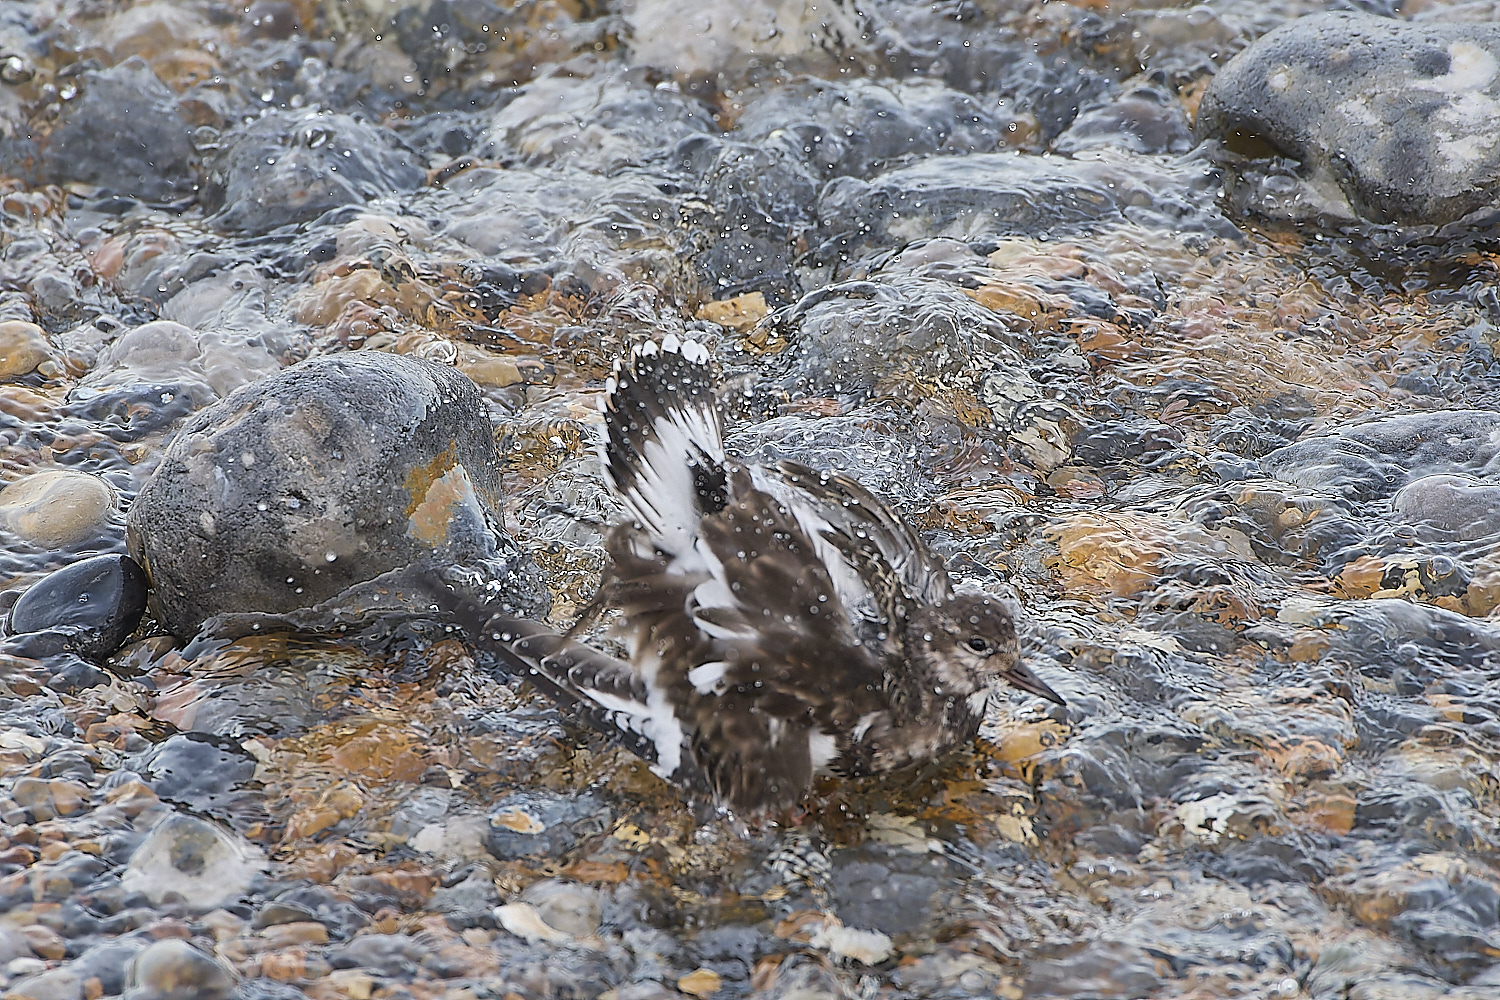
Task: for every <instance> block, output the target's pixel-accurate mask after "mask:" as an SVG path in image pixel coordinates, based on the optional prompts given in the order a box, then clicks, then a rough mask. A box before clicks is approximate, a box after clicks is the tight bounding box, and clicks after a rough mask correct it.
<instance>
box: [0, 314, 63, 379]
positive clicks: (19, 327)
mask: <svg viewBox="0 0 1500 1000" xmlns="http://www.w3.org/2000/svg"><path fill="white" fill-rule="evenodd" d="M51 359H52V346H51V345H50V344H48V343H47V335H46V334H45V333H44V332H43V331H42V328H41V327H39V326H37V325H36V324H35V323H23V322H21V321H20V320H7V321H5V322H3V323H0V378H15V377H16V376H17V375H25V374H27V373H29V372H34V371H36V370H37V366H38V365H42V364H45V363H46V362H48V361H50V360H51ZM52 367H53V370H54V371H55V370H56V365H55V364H54V365H53V366H52Z"/></svg>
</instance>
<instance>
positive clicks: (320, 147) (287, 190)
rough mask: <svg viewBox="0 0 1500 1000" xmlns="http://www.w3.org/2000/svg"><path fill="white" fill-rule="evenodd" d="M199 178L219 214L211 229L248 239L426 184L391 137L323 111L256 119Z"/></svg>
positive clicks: (228, 141) (414, 162) (385, 131)
mask: <svg viewBox="0 0 1500 1000" xmlns="http://www.w3.org/2000/svg"><path fill="white" fill-rule="evenodd" d="M204 173H205V184H204V193H203V197H204V201H205V202H206V203H207V204H208V205H209V206H210V207H212V208H217V209H219V211H218V214H216V215H215V216H214V222H215V223H217V224H218V225H220V226H222V227H223V228H225V229H229V230H234V231H237V232H246V233H252V234H258V233H265V232H269V231H270V230H272V229H275V228H276V227H277V226H283V225H286V224H288V223H296V222H307V221H310V220H312V219H315V218H317V217H318V216H319V215H322V214H323V213H324V212H326V211H328V210H329V209H332V208H338V207H339V206H341V205H351V204H363V203H365V202H366V201H369V200H370V199H372V198H376V197H379V196H380V195H385V194H391V193H393V192H396V191H406V190H410V189H412V188H415V187H420V186H421V185H422V183H423V182H424V181H425V180H426V174H425V173H424V172H423V170H422V167H421V164H420V162H419V161H418V159H417V157H416V156H415V155H414V154H413V153H411V152H410V151H409V150H407V149H406V148H405V147H404V146H402V145H401V142H400V140H399V139H397V138H396V135H395V133H394V132H392V131H390V130H389V129H385V128H381V127H379V126H377V125H370V124H367V123H365V122H363V121H360V120H358V119H356V118H352V117H350V116H349V115H344V114H335V113H333V112H326V111H289V112H277V113H272V114H269V115H266V116H264V117H261V118H257V119H255V120H254V121H252V122H251V123H250V124H248V125H245V126H244V127H242V128H241V129H239V130H237V131H235V132H232V133H230V134H229V135H227V136H225V137H224V140H223V142H222V148H221V150H220V152H219V153H218V154H217V155H216V156H215V158H214V159H213V160H212V161H211V162H210V163H208V164H207V165H206V169H205V171H204Z"/></svg>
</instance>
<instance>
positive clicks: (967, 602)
mask: <svg viewBox="0 0 1500 1000" xmlns="http://www.w3.org/2000/svg"><path fill="white" fill-rule="evenodd" d="M604 417H605V425H606V430H607V434H606V440H605V442H604V445H603V459H604V467H605V478H606V480H607V481H608V484H609V485H610V487H611V488H612V489H613V490H614V493H615V495H616V496H617V497H618V498H619V499H620V500H621V501H622V503H623V504H624V506H625V508H626V511H627V512H628V513H629V515H630V517H631V520H629V521H626V522H624V523H621V524H619V525H617V526H616V527H615V528H614V529H613V530H612V531H611V533H610V535H609V538H608V542H607V545H606V547H607V551H608V553H609V557H610V560H611V565H610V567H609V568H608V569H607V570H606V572H605V575H604V580H603V582H602V584H601V587H600V590H599V594H598V596H597V597H596V599H595V601H594V602H593V607H595V608H598V609H605V608H610V609H617V610H618V611H619V618H618V620H617V622H616V623H615V624H614V626H613V630H614V632H615V633H616V634H617V635H618V636H619V637H620V638H621V639H622V640H623V641H624V644H625V647H626V649H627V650H628V662H626V661H622V660H619V659H616V658H614V657H611V656H608V655H606V654H604V653H602V652H600V651H598V650H596V649H593V648H592V647H589V646H585V645H583V644H581V643H578V642H574V641H573V640H571V639H570V638H568V637H566V636H562V635H559V634H558V633H556V632H553V631H551V630H549V629H547V628H545V627H544V626H541V625H537V624H535V623H530V622H524V621H519V620H516V619H513V618H506V617H502V616H496V617H492V618H488V619H487V618H486V612H485V611H484V610H483V608H482V606H481V605H480V604H478V603H477V602H474V601H470V600H466V599H464V598H463V597H461V596H459V595H456V594H454V593H453V592H451V591H448V590H447V589H446V588H440V589H439V591H438V594H437V596H438V597H439V599H440V600H441V601H443V603H445V604H446V606H447V608H448V610H450V611H453V612H456V613H457V615H458V617H459V619H460V620H461V621H462V622H463V623H464V624H465V625H466V626H467V627H468V628H469V629H470V630H471V631H476V632H479V633H480V634H481V635H482V641H484V642H485V644H486V645H488V646H489V647H490V648H492V649H495V650H497V651H498V652H499V653H500V654H501V655H502V656H503V657H504V658H505V659H507V660H509V661H510V665H511V666H512V667H519V668H522V669H524V670H525V671H526V672H527V673H528V674H529V676H530V677H531V678H532V680H533V681H535V682H536V683H537V684H538V685H539V686H540V687H542V688H543V689H544V690H546V691H548V692H549V693H550V694H551V695H552V696H553V697H554V698H555V699H557V700H558V701H559V702H560V703H561V704H562V706H563V707H564V709H565V710H567V711H570V712H572V713H574V714H577V715H579V716H581V717H582V718H583V719H584V720H585V721H588V722H590V723H592V724H593V725H595V726H596V727H597V728H600V729H602V730H604V731H605V732H607V733H611V734H614V735H616V736H617V737H619V738H621V739H622V740H623V741H624V742H625V744H626V745H627V746H628V747H629V748H630V749H632V750H633V751H634V752H635V753H637V754H638V755H640V756H641V757H643V758H646V759H647V760H648V761H650V762H651V763H652V769H653V770H654V771H656V772H657V773H658V774H660V775H661V776H662V777H664V778H667V779H668V780H671V781H675V782H677V783H679V784H682V785H686V786H688V787H689V788H694V789H697V790H700V791H705V792H707V793H709V794H710V795H711V796H712V797H713V798H714V799H715V800H716V801H717V802H718V803H719V804H720V805H722V806H725V807H728V808H729V809H730V810H731V811H733V812H737V813H740V814H745V813H759V812H767V811H773V810H779V809H783V808H785V807H789V806H792V805H794V804H796V802H797V801H798V800H799V799H801V798H802V797H803V795H804V794H805V793H806V792H807V791H808V788H809V786H810V785H811V783H812V780H813V777H814V775H816V774H818V773H820V772H824V771H831V772H834V773H837V774H842V775H847V776H861V775H872V774H880V773H883V772H886V771H891V770H894V769H896V768H900V767H904V766H906V765H909V764H914V763H917V762H920V761H925V760H928V759H930V758H932V757H935V756H937V755H939V754H942V753H943V752H945V751H947V750H949V749H952V748H953V747H956V746H958V745H960V744H963V743H965V742H968V741H970V740H972V739H973V738H974V736H975V735H976V734H977V733H978V730H979V723H980V720H981V718H982V717H983V715H984V710H985V704H986V702H987V700H988V697H989V693H990V689H991V685H992V683H993V682H994V681H996V680H1004V681H1007V682H1008V683H1010V684H1011V685H1012V686H1014V687H1017V688H1020V689H1021V690H1023V691H1027V692H1030V693H1031V694H1035V695H1039V696H1041V697H1043V698H1046V699H1048V700H1049V701H1054V702H1057V703H1058V704H1063V699H1062V698H1061V697H1059V696H1058V694H1057V693H1056V692H1055V691H1053V690H1052V689H1051V688H1050V687H1048V686H1047V685H1046V684H1044V683H1043V682H1042V681H1041V680H1040V679H1039V678H1038V677H1037V676H1036V675H1035V674H1034V673H1032V672H1031V670H1029V669H1028V668H1027V667H1026V666H1025V664H1023V663H1022V662H1021V660H1020V658H1019V650H1018V644H1017V640H1016V620H1015V611H1014V610H1013V609H1012V607H1011V606H1010V605H1009V604H1007V603H1006V602H1004V601H1002V600H1001V599H999V598H997V597H994V596H990V595H985V594H979V593H965V592H955V591H954V589H953V587H952V585H951V583H950V580H949V577H948V574H947V572H946V570H945V569H944V567H943V564H942V562H941V561H940V560H938V559H937V558H935V557H934V556H933V555H932V554H931V553H930V552H929V551H928V549H927V547H926V545H924V544H923V542H922V539H921V538H920V537H919V536H918V535H917V533H916V532H915V531H913V530H912V528H911V527H910V526H909V525H908V524H906V522H905V521H903V520H902V519H901V517H900V516H899V515H897V514H896V513H895V512H894V511H892V510H891V509H890V508H888V507H887V506H886V505H885V504H883V503H881V502H880V500H878V499H877V498H876V497H875V496H873V495H872V494H871V493H870V492H869V491H868V490H866V489H865V488H864V487H863V486H861V485H860V484H859V483H857V482H855V481H854V480H853V479H851V478H849V477H847V476H843V475H838V474H833V473H826V472H818V471H815V470H813V469H810V468H808V467H807V466H804V465H799V464H796V463H793V462H782V463H779V464H777V465H775V466H769V467H767V466H760V465H749V464H743V463H740V462H736V461H733V460H732V459H730V458H728V457H727V456H726V455H725V452H724V444H723V439H722V429H721V427H722V421H721V415H720V409H719V404H718V399H717V396H716V393H715V385H714V380H713V377H712V375H711V373H710V370H709V367H708V351H707V349H705V348H704V347H703V346H702V345H700V344H697V343H694V342H692V341H682V340H679V339H677V338H675V337H671V336H669V337H667V338H666V339H664V340H663V341H662V342H661V343H660V344H655V343H648V344H645V345H643V346H641V347H638V348H636V349H635V350H634V351H632V353H631V354H630V357H629V358H628V359H626V360H624V361H623V362H621V363H619V364H617V365H616V367H615V374H614V376H613V377H612V378H610V379H609V380H608V382H607V383H606V391H605V401H604ZM576 628H577V626H575V630H576Z"/></svg>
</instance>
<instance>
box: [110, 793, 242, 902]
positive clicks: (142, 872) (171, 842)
mask: <svg viewBox="0 0 1500 1000" xmlns="http://www.w3.org/2000/svg"><path fill="white" fill-rule="evenodd" d="M265 867H266V861H265V854H264V852H262V851H261V849H260V848H258V847H256V846H254V845H253V844H251V843H250V842H249V841H247V840H245V839H244V838H243V837H240V836H238V835H237V834H233V833H230V832H229V831H227V830H225V829H224V828H223V827H220V826H218V825H217V824H214V823H209V822H207V821H205V820H201V819H198V818H196V817H194V816H187V815H184V814H182V813H172V814H171V815H169V816H167V817H166V818H165V819H163V820H162V821H161V822H159V823H157V824H156V826H154V827H152V828H151V832H150V833H149V834H147V835H146V839H145V840H143V841H141V845H140V846H139V847H137V848H136V849H135V853H133V854H132V855H131V856H130V863H129V864H127V865H126V866H125V873H124V875H123V876H122V877H121V879H120V886H121V888H123V889H124V890H125V891H126V892H140V893H144V894H145V895H146V898H148V899H150V900H151V902H152V903H153V904H155V905H157V906H160V905H162V904H163V903H165V902H168V901H169V900H173V899H177V900H180V902H181V904H182V905H183V906H184V907H186V908H187V909H188V910H190V911H192V912H194V913H207V912H208V911H210V910H214V909H217V908H218V907H220V906H225V905H227V904H229V903H233V902H234V901H235V900H237V899H239V898H240V897H241V896H243V895H244V894H245V893H246V892H248V891H249V890H250V887H251V886H252V885H253V884H254V883H255V881H256V880H257V879H258V878H259V877H260V874H261V872H262V871H264V870H265Z"/></svg>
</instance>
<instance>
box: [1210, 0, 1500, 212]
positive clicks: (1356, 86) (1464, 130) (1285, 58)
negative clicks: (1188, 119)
mask: <svg viewBox="0 0 1500 1000" xmlns="http://www.w3.org/2000/svg"><path fill="white" fill-rule="evenodd" d="M1497 67H1500V25H1496V24H1463V23H1452V24H1443V23H1438V22H1428V23H1413V22H1409V21H1405V20H1402V19H1401V18H1395V17H1377V16H1375V15H1372V14H1364V13H1331V14H1313V15H1309V16H1307V17H1303V18H1298V19H1295V20H1293V21H1290V22H1288V23H1286V24H1283V25H1281V26H1280V27H1278V28H1276V29H1275V30H1274V31H1270V32H1267V33H1266V34H1265V35H1264V36H1262V37H1261V38H1259V39H1257V40H1256V41H1255V43H1254V44H1252V45H1250V46H1249V47H1248V48H1246V49H1245V50H1244V51H1242V52H1240V53H1239V54H1238V55H1237V56H1235V57H1234V58H1233V59H1231V60H1230V61H1229V63H1228V64H1227V65H1225V66H1224V68H1223V69H1221V70H1220V71H1219V72H1218V73H1217V74H1216V75H1215V76H1214V78H1213V81H1212V82H1211V83H1210V84H1209V87H1208V90H1207V92H1205V93H1204V95H1203V102H1202V104H1201V105H1200V106H1199V109H1198V124H1197V127H1198V131H1199V133H1200V134H1202V135H1206V136H1212V137H1215V138H1218V139H1220V140H1222V141H1224V142H1225V143H1227V144H1230V145H1231V146H1243V147H1246V148H1245V151H1246V152H1249V153H1252V154H1254V153H1255V152H1256V150H1255V149H1253V148H1250V143H1252V142H1256V141H1258V142H1259V143H1260V145H1261V146H1262V147H1265V146H1270V147H1272V148H1274V149H1275V150H1277V151H1279V152H1280V153H1282V154H1284V155H1286V156H1290V157H1292V158H1294V159H1297V160H1300V161H1302V163H1303V164H1304V166H1305V167H1306V168H1308V169H1310V170H1315V171H1317V172H1318V173H1319V174H1320V175H1321V177H1323V178H1325V179H1326V180H1327V181H1328V185H1327V186H1328V187H1329V188H1334V187H1335V186H1336V187H1337V188H1338V189H1341V190H1342V192H1343V194H1344V197H1345V198H1347V199H1348V202H1349V204H1350V206H1352V208H1353V209H1354V212H1355V213H1356V214H1358V215H1360V216H1362V217H1363V218H1366V219H1370V220H1372V221H1375V222H1397V223H1404V224H1426V225H1442V224H1444V223H1448V222H1453V221H1455V220H1457V219H1460V218H1462V217H1463V216H1465V215H1466V214H1468V213H1471V212H1474V211H1476V210H1480V209H1489V210H1492V211H1493V210H1495V209H1497V208H1500V205H1497V203H1496V200H1497V197H1500V141H1497V139H1496V130H1497V128H1500V103H1497V100H1496V99H1497V97H1500V72H1497ZM1316 186H1317V185H1313V187H1314V188H1316Z"/></svg>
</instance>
